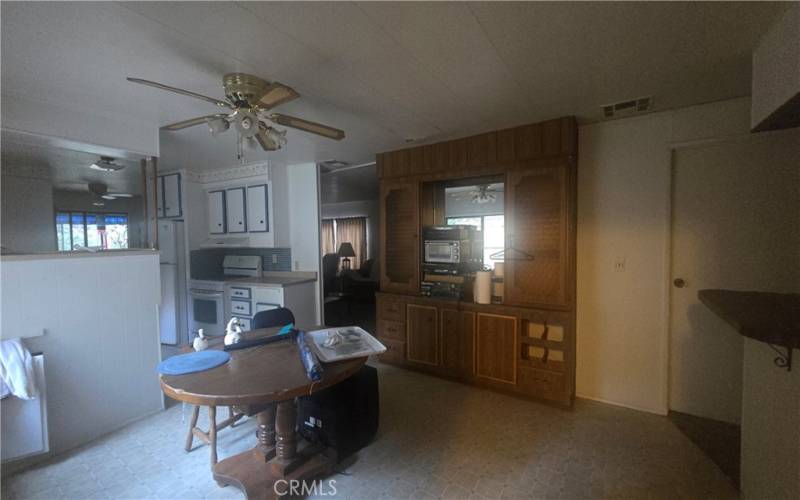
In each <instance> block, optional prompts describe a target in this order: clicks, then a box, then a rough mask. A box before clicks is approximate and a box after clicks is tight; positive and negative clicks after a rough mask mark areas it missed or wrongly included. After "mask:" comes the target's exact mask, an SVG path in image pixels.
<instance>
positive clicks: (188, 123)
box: [161, 115, 226, 131]
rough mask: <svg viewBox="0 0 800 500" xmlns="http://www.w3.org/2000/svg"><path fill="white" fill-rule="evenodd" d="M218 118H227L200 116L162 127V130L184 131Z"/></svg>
mask: <svg viewBox="0 0 800 500" xmlns="http://www.w3.org/2000/svg"><path fill="white" fill-rule="evenodd" d="M218 116H226V115H206V116H198V117H197V118H190V119H188V120H183V121H182V122H176V123H170V124H169V125H164V126H163V127H161V130H170V131H175V130H183V129H185V128H189V127H194V126H195V125H202V124H204V123H205V122H206V120H208V119H209V118H216V117H218Z"/></svg>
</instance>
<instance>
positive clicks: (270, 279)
mask: <svg viewBox="0 0 800 500" xmlns="http://www.w3.org/2000/svg"><path fill="white" fill-rule="evenodd" d="M224 281H225V283H226V284H230V285H251V286H271V287H277V288H285V287H287V286H292V285H300V284H302V283H313V282H315V281H317V279H316V278H310V277H296V278H290V277H286V276H262V277H260V278H254V277H248V276H243V277H239V278H226V279H225V280H224Z"/></svg>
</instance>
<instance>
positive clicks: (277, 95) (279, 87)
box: [258, 82, 300, 109]
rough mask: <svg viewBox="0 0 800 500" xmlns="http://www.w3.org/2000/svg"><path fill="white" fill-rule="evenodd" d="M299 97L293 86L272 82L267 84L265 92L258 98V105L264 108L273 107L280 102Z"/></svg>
mask: <svg viewBox="0 0 800 500" xmlns="http://www.w3.org/2000/svg"><path fill="white" fill-rule="evenodd" d="M298 97H300V94H298V93H297V91H295V90H294V89H293V88H291V87H288V86H286V85H284V84H282V83H278V82H272V83H270V84H269V85H268V86H267V90H266V92H264V95H262V96H261V98H260V99H259V100H258V105H259V106H261V107H262V108H264V109H270V108H274V107H275V106H279V105H281V104H284V103H287V102H289V101H293V100H295V99H297V98H298Z"/></svg>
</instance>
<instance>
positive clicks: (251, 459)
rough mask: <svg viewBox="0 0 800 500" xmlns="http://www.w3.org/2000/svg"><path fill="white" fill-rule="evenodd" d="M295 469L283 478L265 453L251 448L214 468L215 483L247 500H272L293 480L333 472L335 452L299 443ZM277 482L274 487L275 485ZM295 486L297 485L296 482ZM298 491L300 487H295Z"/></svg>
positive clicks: (319, 476) (311, 477)
mask: <svg viewBox="0 0 800 500" xmlns="http://www.w3.org/2000/svg"><path fill="white" fill-rule="evenodd" d="M297 458H299V459H300V460H298V461H297V462H295V463H296V464H297V466H296V467H295V468H293V469H291V470H289V471H287V473H286V474H285V475H280V474H279V473H277V471H274V470H273V465H274V464H273V463H271V461H265V460H264V454H263V453H261V452H259V450H258V449H257V448H256V449H252V450H249V451H245V452H244V453H239V454H238V455H234V456H232V457H229V458H226V459H225V460H222V461H221V462H219V463H217V464H216V465H215V466H214V480H216V481H217V483H219V484H221V485H231V486H234V487H236V488H238V489H240V490H241V491H242V492H244V494H245V496H246V497H247V498H248V500H267V499H269V500H272V499H275V498H278V497H280V496H281V495H282V494H284V493H286V492H287V491H288V490H289V487H290V485H291V484H292V483H290V481H292V480H300V481H302V480H309V479H314V478H321V477H324V476H327V475H329V474H331V472H333V467H334V465H336V453H335V452H334V451H333V450H328V449H326V450H322V451H320V449H319V447H316V446H311V445H308V444H306V443H304V442H303V443H301V445H300V449H299V450H297ZM276 483H277V484H276ZM295 484H296V483H295ZM297 488H298V490H299V488H300V487H299V486H297Z"/></svg>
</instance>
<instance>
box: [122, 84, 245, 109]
mask: <svg viewBox="0 0 800 500" xmlns="http://www.w3.org/2000/svg"><path fill="white" fill-rule="evenodd" d="M128 81H129V82H132V83H138V84H140V85H147V86H150V87H155V88H157V89H161V90H166V91H168V92H175V93H176V94H181V95H185V96H188V97H194V98H195V99H200V100H202V101H206V102H210V103H211V104H216V105H217V106H219V107H221V108H231V109H233V106H232V105H231V103H229V102H227V101H220V100H219V99H214V98H213V97H208V96H205V95H203V94H198V93H197V92H192V91H190V90H183V89H179V88H177V87H170V86H169V85H164V84H163V83H158V82H151V81H150V80H142V79H141V78H131V77H128Z"/></svg>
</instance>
